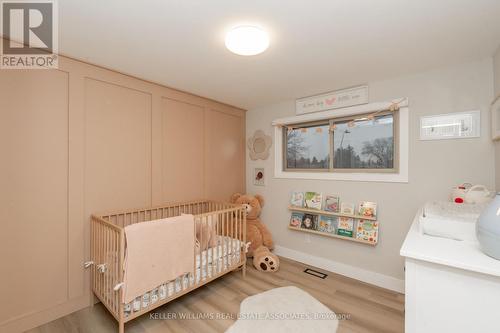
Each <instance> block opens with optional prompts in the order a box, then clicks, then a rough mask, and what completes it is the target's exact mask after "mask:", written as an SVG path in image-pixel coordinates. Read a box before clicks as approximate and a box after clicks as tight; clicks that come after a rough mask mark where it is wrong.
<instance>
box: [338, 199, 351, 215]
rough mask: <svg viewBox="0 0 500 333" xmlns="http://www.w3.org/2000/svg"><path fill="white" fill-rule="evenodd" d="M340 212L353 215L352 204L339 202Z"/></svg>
mask: <svg viewBox="0 0 500 333" xmlns="http://www.w3.org/2000/svg"><path fill="white" fill-rule="evenodd" d="M340 212H341V213H343V214H349V215H354V204H352V203H350V202H343V203H341V204H340Z"/></svg>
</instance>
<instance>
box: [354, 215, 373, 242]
mask: <svg viewBox="0 0 500 333" xmlns="http://www.w3.org/2000/svg"><path fill="white" fill-rule="evenodd" d="M356 238H357V239H361V240H364V241H367V242H370V243H377V241H378V222H377V221H368V220H359V222H358V227H357V228H356Z"/></svg>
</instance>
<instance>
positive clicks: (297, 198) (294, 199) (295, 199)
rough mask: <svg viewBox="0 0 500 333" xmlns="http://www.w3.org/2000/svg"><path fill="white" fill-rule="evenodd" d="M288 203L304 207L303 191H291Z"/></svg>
mask: <svg viewBox="0 0 500 333" xmlns="http://www.w3.org/2000/svg"><path fill="white" fill-rule="evenodd" d="M290 205H292V206H294V207H304V193H302V192H292V196H291V198H290Z"/></svg>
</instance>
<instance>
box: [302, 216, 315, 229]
mask: <svg viewBox="0 0 500 333" xmlns="http://www.w3.org/2000/svg"><path fill="white" fill-rule="evenodd" d="M317 225H318V215H312V214H304V217H303V218H302V225H301V227H302V228H304V229H310V230H317Z"/></svg>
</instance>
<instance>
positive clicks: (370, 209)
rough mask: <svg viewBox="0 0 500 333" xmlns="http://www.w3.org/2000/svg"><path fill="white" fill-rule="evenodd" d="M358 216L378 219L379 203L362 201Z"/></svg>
mask: <svg viewBox="0 0 500 333" xmlns="http://www.w3.org/2000/svg"><path fill="white" fill-rule="evenodd" d="M358 214H359V215H361V216H366V217H377V203H376V202H370V201H362V202H361V203H360V204H359V210H358Z"/></svg>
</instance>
